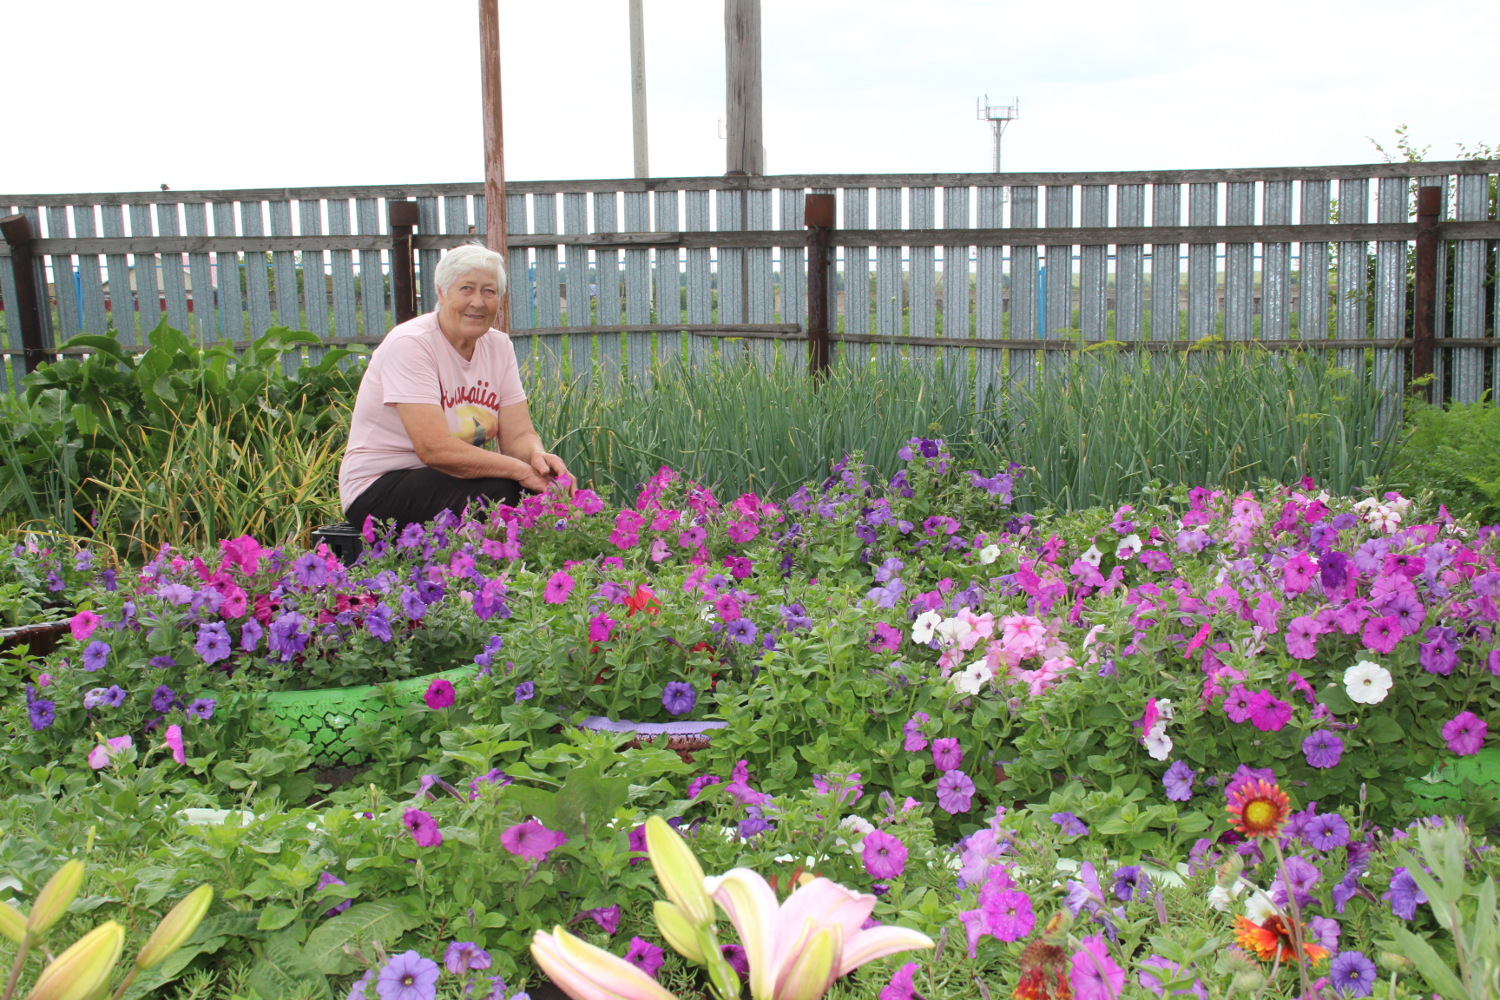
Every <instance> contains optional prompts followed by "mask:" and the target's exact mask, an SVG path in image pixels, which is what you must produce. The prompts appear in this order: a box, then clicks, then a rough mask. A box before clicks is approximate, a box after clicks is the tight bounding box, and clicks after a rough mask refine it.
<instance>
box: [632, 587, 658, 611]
mask: <svg viewBox="0 0 1500 1000" xmlns="http://www.w3.org/2000/svg"><path fill="white" fill-rule="evenodd" d="M625 607H626V608H628V609H629V610H627V611H626V612H625V616H626V617H627V618H628V617H629V616H631V615H633V614H635V613H636V612H637V611H644V612H646V614H648V615H654V614H659V613H660V612H661V602H660V601H658V600H657V599H656V592H655V591H653V590H652V589H651V588H650V587H636V588H635V593H633V594H631V595H630V596H629V597H627V598H625Z"/></svg>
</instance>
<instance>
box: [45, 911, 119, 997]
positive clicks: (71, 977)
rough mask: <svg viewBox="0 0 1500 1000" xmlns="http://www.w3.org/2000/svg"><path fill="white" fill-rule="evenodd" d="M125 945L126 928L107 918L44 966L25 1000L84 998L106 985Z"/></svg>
mask: <svg viewBox="0 0 1500 1000" xmlns="http://www.w3.org/2000/svg"><path fill="white" fill-rule="evenodd" d="M124 946H125V928H123V927H121V926H120V925H119V924H117V923H115V922H114V921H113V920H106V921H105V922H104V923H102V924H100V925H99V926H98V927H95V928H94V929H93V930H91V931H89V932H88V933H87V934H85V935H84V936H83V937H81V938H79V939H78V940H77V941H74V942H73V944H72V945H71V946H70V947H69V948H68V950H67V951H65V952H63V953H62V954H61V955H58V956H57V958H56V959H55V960H54V961H53V962H52V964H51V965H49V966H47V968H45V969H43V970H42V974H41V975H40V976H38V977H37V980H36V985H35V986H33V987H32V988H31V992H30V993H28V994H27V998H26V1000H87V998H89V997H92V996H93V995H94V994H95V993H96V992H99V991H100V990H101V989H102V988H103V987H104V986H105V985H106V984H107V982H108V980H109V974H110V973H111V972H112V971H114V967H115V962H117V961H119V959H120V949H121V948H123V947H124Z"/></svg>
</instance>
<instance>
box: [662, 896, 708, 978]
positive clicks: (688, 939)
mask: <svg viewBox="0 0 1500 1000" xmlns="http://www.w3.org/2000/svg"><path fill="white" fill-rule="evenodd" d="M651 912H652V914H653V915H654V916H655V917H656V929H657V930H659V931H661V936H662V937H664V938H666V939H667V944H669V945H671V946H672V950H673V951H675V952H677V954H679V955H681V956H682V957H683V958H685V959H687V960H688V961H689V962H692V963H693V964H695V965H703V964H704V954H703V949H702V948H700V947H699V946H698V930H697V928H695V927H694V926H693V925H692V924H691V923H689V922H688V919H687V917H684V916H683V915H682V911H681V910H679V909H678V908H677V907H675V906H673V905H672V904H671V903H669V902H667V901H666V900H665V899H658V900H657V901H656V903H655V905H654V906H653V907H652V908H651Z"/></svg>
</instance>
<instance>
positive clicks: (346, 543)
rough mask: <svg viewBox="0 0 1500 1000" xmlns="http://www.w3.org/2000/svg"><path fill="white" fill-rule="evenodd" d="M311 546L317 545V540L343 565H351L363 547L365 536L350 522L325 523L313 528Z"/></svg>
mask: <svg viewBox="0 0 1500 1000" xmlns="http://www.w3.org/2000/svg"><path fill="white" fill-rule="evenodd" d="M312 537H313V548H317V547H318V543H319V542H323V543H325V544H326V545H327V546H328V551H330V552H332V553H333V555H334V557H335V558H336V559H338V561H339V562H341V563H343V564H344V565H345V566H350V565H353V563H354V560H356V559H358V558H359V554H360V553H361V552H363V551H364V548H365V536H364V535H363V534H361V533H360V530H359V529H358V528H356V527H354V525H352V524H346V523H343V522H340V523H338V524H325V525H323V526H322V527H321V528H314V529H313V533H312Z"/></svg>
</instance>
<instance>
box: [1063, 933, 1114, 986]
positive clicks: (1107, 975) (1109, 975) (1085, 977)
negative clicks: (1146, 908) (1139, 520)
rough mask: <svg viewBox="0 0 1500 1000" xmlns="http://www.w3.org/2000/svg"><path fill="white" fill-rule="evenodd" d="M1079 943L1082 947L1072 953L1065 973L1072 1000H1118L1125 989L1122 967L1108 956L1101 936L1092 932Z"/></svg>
mask: <svg viewBox="0 0 1500 1000" xmlns="http://www.w3.org/2000/svg"><path fill="white" fill-rule="evenodd" d="M1079 944H1080V945H1082V950H1081V951H1078V952H1077V953H1075V954H1074V955H1073V962H1072V969H1070V970H1069V972H1068V982H1069V983H1070V984H1071V985H1072V987H1073V998H1074V1000H1119V996H1120V991H1121V990H1123V989H1124V988H1125V970H1124V969H1122V968H1120V967H1119V966H1118V965H1116V964H1115V962H1114V959H1112V958H1110V957H1109V949H1108V947H1107V946H1106V945H1105V943H1104V938H1103V937H1102V936H1101V935H1098V934H1094V935H1092V936H1090V937H1086V938H1084V939H1083V940H1082V941H1080V942H1079Z"/></svg>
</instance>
